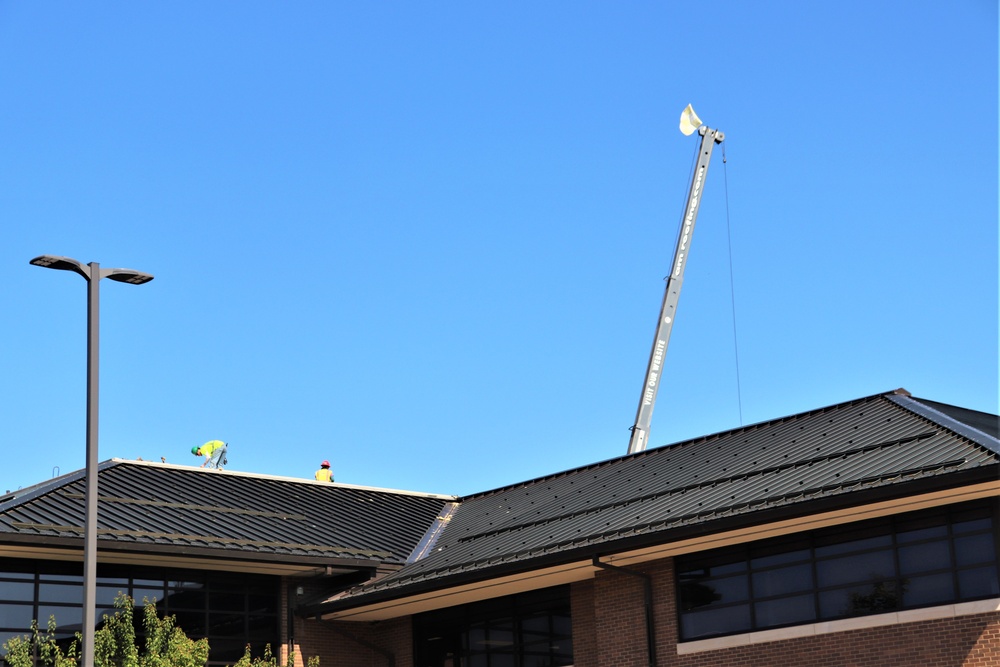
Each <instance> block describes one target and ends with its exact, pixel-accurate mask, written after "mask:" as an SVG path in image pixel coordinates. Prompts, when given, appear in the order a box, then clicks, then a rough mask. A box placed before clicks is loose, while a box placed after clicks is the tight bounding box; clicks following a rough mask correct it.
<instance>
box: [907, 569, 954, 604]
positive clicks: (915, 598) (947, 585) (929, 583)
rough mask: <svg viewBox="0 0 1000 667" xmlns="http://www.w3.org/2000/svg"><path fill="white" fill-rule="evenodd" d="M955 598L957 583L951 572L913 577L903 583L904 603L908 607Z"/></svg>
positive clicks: (949, 600)
mask: <svg viewBox="0 0 1000 667" xmlns="http://www.w3.org/2000/svg"><path fill="white" fill-rule="evenodd" d="M954 599H955V584H954V581H953V578H952V573H951V572H942V573H941V574H931V575H927V576H923V577H912V578H910V579H908V580H907V581H906V582H905V584H904V585H903V604H905V605H906V606H907V607H915V606H918V605H926V604H935V603H941V602H951V601H952V600H954Z"/></svg>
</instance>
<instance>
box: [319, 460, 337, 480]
mask: <svg viewBox="0 0 1000 667" xmlns="http://www.w3.org/2000/svg"><path fill="white" fill-rule="evenodd" d="M315 477H316V481H317V482H332V481H333V472H332V471H331V470H330V462H329V461H323V462H322V463H320V464H319V470H317V471H316V475H315Z"/></svg>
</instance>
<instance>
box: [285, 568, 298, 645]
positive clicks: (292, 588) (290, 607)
mask: <svg viewBox="0 0 1000 667" xmlns="http://www.w3.org/2000/svg"><path fill="white" fill-rule="evenodd" d="M299 590H300V587H299V586H298V585H297V584H296V583H294V582H290V583H289V584H288V590H287V591H286V593H285V595H286V596H287V597H286V598H285V599H286V604H285V608H286V610H287V616H288V618H287V619H286V621H285V622H286V623H287V627H288V655H291V654H292V653H294V652H295V610H296V609H297V608H298V606H299V600H298V591H299Z"/></svg>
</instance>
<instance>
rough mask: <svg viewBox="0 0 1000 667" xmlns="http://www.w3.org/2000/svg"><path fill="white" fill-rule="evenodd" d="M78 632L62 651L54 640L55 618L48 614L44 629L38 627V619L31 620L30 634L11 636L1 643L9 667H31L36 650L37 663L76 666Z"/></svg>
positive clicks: (78, 644) (58, 666)
mask: <svg viewBox="0 0 1000 667" xmlns="http://www.w3.org/2000/svg"><path fill="white" fill-rule="evenodd" d="M79 646H80V633H77V634H76V639H74V640H73V641H72V642H70V644H69V647H67V649H66V650H65V651H64V650H63V648H62V647H61V646H59V644H58V643H57V642H56V619H55V617H54V616H49V622H48V625H47V626H46V630H45V631H44V632H43V631H41V630H39V629H38V621H32V622H31V634H30V635H24V636H21V637H11V638H10V639H8V640H7V641H6V642H4V644H3V650H4V652H5V653H6V654H7V655H6V659H7V664H8V665H9V667H33V665H34V653H35V651H36V650H37V651H38V663H39V664H40V665H46V666H48V667H76V665H77V663H78V662H79V656H78V655H77V654H78V651H79Z"/></svg>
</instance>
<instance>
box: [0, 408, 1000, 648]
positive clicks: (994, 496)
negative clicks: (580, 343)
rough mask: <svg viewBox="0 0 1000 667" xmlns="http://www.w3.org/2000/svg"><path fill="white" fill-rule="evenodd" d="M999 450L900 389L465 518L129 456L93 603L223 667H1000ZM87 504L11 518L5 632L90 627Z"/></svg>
mask: <svg viewBox="0 0 1000 667" xmlns="http://www.w3.org/2000/svg"><path fill="white" fill-rule="evenodd" d="M998 438H1000V432H998V418H997V416H995V415H988V414H984V413H981V412H976V411H971V410H966V409H963V408H959V407H955V406H949V405H944V404H940V403H936V402H934V401H929V400H925V399H919V398H914V397H912V396H910V395H909V394H908V393H907V392H905V391H903V390H897V391H895V392H889V393H885V394H878V395H874V396H869V397H866V398H861V399H857V400H853V401H848V402H846V403H841V404H838V405H834V406H830V407H826V408H821V409H817V410H813V411H810V412H806V413H801V414H796V415H792V416H788V417H784V418H780V419H775V420H772V421H768V422H763V423H760V424H754V425H751V426H747V427H743V428H739V429H735V430H730V431H726V432H722V433H717V434H713V435H709V436H705V437H702V438H697V439H694V440H689V441H686V442H681V443H677V444H674V445H671V446H668V447H662V448H658V449H650V450H646V451H644V452H641V453H637V454H632V455H628V456H622V457H619V458H615V459H611V460H607V461H602V462H599V463H595V464H593V465H590V466H586V467H583V468H577V469H574V470H569V471H565V472H561V473H558V474H554V475H549V476H546V477H542V478H539V479H534V480H529V481H526V482H523V483H521V484H516V485H512V486H508V487H504V488H500V489H495V490H492V491H486V492H483V493H479V494H475V495H472V496H468V497H461V498H457V497H450V496H441V495H434V494H416V493H404V492H399V491H387V490H380V489H368V488H360V487H353V486H349V485H344V484H333V485H329V484H318V483H315V482H311V481H300V480H290V479H283V478H275V477H267V476H261V475H249V474H241V473H233V472H228V471H223V472H215V471H202V470H199V469H195V468H188V467H182V466H170V465H165V464H153V463H141V462H130V461H120V460H113V461H109V462H105V463H103V464H101V470H100V487H99V488H100V503H101V509H100V521H99V523H100V531H99V533H98V549H99V577H100V581H99V591H100V594H99V596H98V601H99V602H98V604H99V605H102V606H107V604H108V601H109V600H110V599H111V598H112V597H113V591H117V590H118V589H122V590H125V591H126V592H129V593H130V594H132V595H134V596H135V597H136V598H137V599H141V597H142V596H143V595H146V596H148V597H153V596H155V597H157V599H158V600H160V601H162V607H161V609H162V610H163V611H166V612H168V613H176V614H177V616H178V622H179V625H180V626H181V627H182V628H184V629H185V630H186V631H188V633H189V634H190V635H192V636H195V637H197V636H208V637H209V641H210V643H211V646H212V655H211V661H212V662H213V663H215V664H225V663H228V662H232V661H234V660H235V659H236V657H238V655H239V654H241V653H242V646H243V645H244V644H250V645H252V646H253V647H255V648H256V649H258V650H259V649H260V647H261V646H262V645H263V644H264V643H271V645H272V646H277V645H280V646H281V647H282V648H281V653H282V655H287V651H288V650H289V649H291V650H294V651H295V652H296V662H297V663H300V662H302V660H303V658H304V657H308V656H312V655H318V656H319V657H320V659H321V664H322V666H323V667H340V666H343V667H353V666H355V665H358V666H360V665H394V666H398V667H404V666H409V665H413V666H416V667H443V666H446V665H447V666H452V667H454V666H458V665H491V666H507V665H510V666H525V667H528V666H531V667H533V666H541V665H576V666H577V667H597V666H601V667H603V666H605V665H616V666H617V665H621V666H633V665H677V666H679V667H681V666H682V667H694V666H698V665H793V664H794V665H886V664H901V665H995V664H1000V571H998V559H997V553H998V551H1000V531H998V529H997V526H998V521H1000V502H998V499H1000V440H998ZM82 484H83V473H82V472H79V473H74V474H71V475H66V476H63V477H60V478H56V479H54V480H51V481H49V482H46V483H43V484H40V485H37V486H35V487H31V488H28V489H25V490H23V491H20V492H17V493H15V494H8V495H7V496H3V497H0V636H6V635H9V634H16V633H17V632H23V629H24V627H25V622H26V621H30V618H33V617H39V618H47V614H48V613H49V612H51V611H55V612H58V613H57V614H56V617H57V621H59V619H60V614H63V615H64V618H66V619H67V621H68V623H65V627H66V629H68V630H73V629H76V628H74V626H73V625H74V623H75V624H77V626H78V624H79V623H80V619H81V617H80V613H79V601H80V600H81V599H82V595H81V593H80V585H81V582H80V579H81V575H80V572H81V569H82V568H81V567H80V561H81V553H82V539H81V533H82V528H81V527H82V526H83V518H84V508H83V493H82ZM74 605H75V606H74ZM59 624H60V627H61V628H62V627H64V622H61V621H60V622H59ZM234 656H235V657H234Z"/></svg>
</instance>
